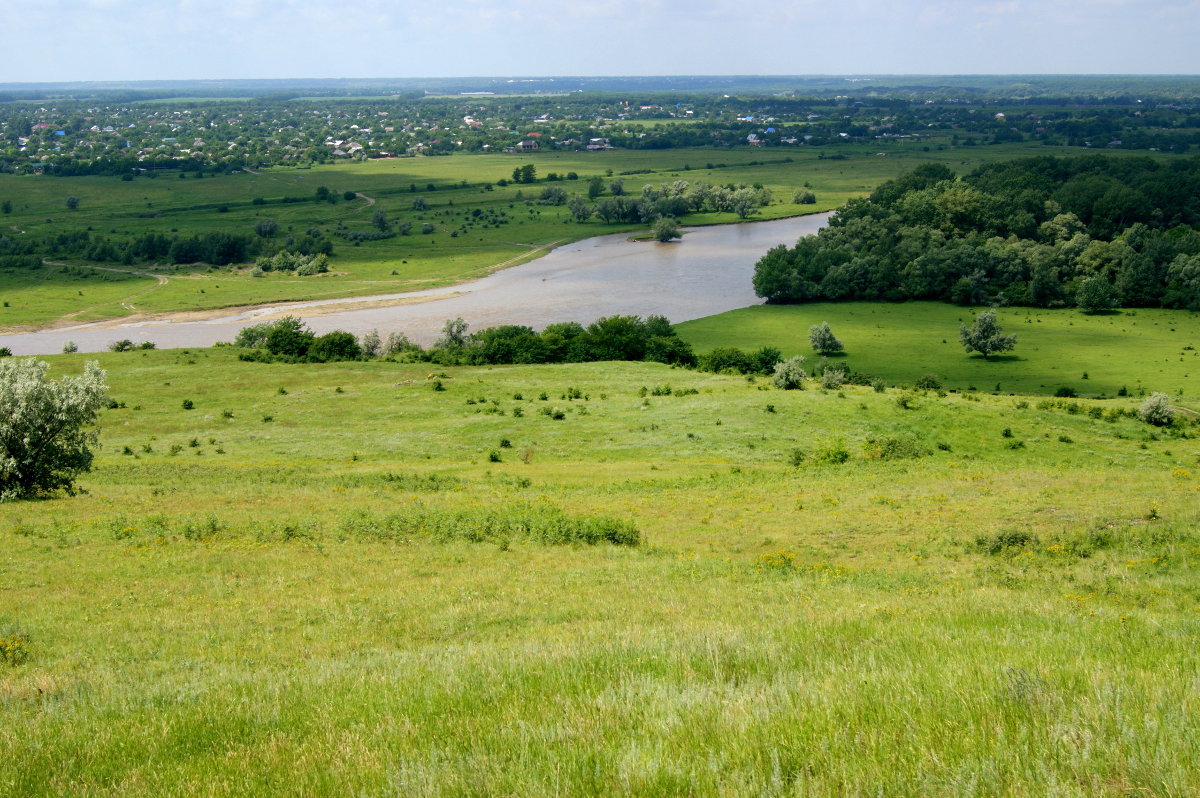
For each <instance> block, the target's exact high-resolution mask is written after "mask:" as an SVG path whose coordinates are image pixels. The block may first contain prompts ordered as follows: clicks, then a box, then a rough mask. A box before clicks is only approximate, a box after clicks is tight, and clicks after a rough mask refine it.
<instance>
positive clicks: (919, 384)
mask: <svg viewBox="0 0 1200 798" xmlns="http://www.w3.org/2000/svg"><path fill="white" fill-rule="evenodd" d="M913 387H915V388H916V389H917V390H921V391H940V390H942V387H943V385H942V378H941V377H939V376H938V375H936V374H932V373H931V374H922V375H921V376H920V377H917V381H916V382H914V383H913Z"/></svg>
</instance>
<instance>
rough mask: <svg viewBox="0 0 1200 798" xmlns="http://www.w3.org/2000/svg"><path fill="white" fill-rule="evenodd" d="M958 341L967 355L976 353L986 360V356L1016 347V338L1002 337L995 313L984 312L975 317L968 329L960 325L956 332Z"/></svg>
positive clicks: (1013, 336)
mask: <svg viewBox="0 0 1200 798" xmlns="http://www.w3.org/2000/svg"><path fill="white" fill-rule="evenodd" d="M958 339H959V340H960V341H962V345H963V348H965V349H966V350H967V354H970V353H971V352H978V353H979V354H981V355H983V359H984V360H987V359H988V355H992V354H995V353H996V352H1007V351H1008V350H1010V349H1012V348H1013V347H1014V346H1016V345H1017V336H1015V335H1004V334H1003V333H1001V332H1000V325H999V324H997V323H996V311H994V310H985V311H984V312H983V313H980V314H979V315H978V316H976V317H975V323H974V324H972V325H971V326H970V327H968V326H967V325H965V324H964V325H962V326H961V327H960V328H959V330H958Z"/></svg>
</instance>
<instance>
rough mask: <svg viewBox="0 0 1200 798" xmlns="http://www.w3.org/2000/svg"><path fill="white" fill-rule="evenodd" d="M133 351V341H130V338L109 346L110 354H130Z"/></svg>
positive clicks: (114, 342)
mask: <svg viewBox="0 0 1200 798" xmlns="http://www.w3.org/2000/svg"><path fill="white" fill-rule="evenodd" d="M131 349H133V341H130V340H129V339H128V338H122V339H121V340H119V341H113V342H112V343H110V344H109V345H108V351H110V352H128V351H130V350H131Z"/></svg>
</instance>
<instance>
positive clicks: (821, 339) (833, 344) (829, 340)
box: [808, 321, 846, 355]
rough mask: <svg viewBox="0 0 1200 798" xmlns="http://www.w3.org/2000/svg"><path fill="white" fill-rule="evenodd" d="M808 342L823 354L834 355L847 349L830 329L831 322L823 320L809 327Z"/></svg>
mask: <svg viewBox="0 0 1200 798" xmlns="http://www.w3.org/2000/svg"><path fill="white" fill-rule="evenodd" d="M808 342H809V344H811V345H812V348H813V349H815V350H816V351H817V352H819V353H820V354H822V355H834V354H837V353H838V352H841V351H843V350H845V348H846V347H845V346H843V345H842V342H841V341H839V340H838V339H837V336H835V335H834V334H833V330H831V329H829V322H827V321H823V322H821V323H820V324H814V325H813V326H812V327H809V328H808Z"/></svg>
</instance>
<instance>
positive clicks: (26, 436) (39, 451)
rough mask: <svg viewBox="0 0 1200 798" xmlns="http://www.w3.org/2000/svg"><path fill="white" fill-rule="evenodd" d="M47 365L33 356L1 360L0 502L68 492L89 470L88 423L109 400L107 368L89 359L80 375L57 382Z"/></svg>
mask: <svg viewBox="0 0 1200 798" xmlns="http://www.w3.org/2000/svg"><path fill="white" fill-rule="evenodd" d="M48 369H49V365H48V364H47V363H45V362H44V361H40V360H34V359H32V358H30V359H21V360H4V361H0V500H3V499H20V498H28V497H31V496H37V495H41V494H45V493H49V492H51V491H55V490H60V489H62V490H66V491H67V492H68V493H70V492H72V491H73V489H74V483H75V477H76V476H77V475H78V474H80V473H82V472H84V471H88V470H90V469H91V466H92V445H93V444H94V443H95V442H96V438H97V434H96V432H95V430H94V429H90V428H89V425H90V424H91V423H92V422H93V421H94V420H95V418H96V413H97V411H99V410H100V408H102V407H103V406H104V403H105V401H106V399H107V396H106V393H105V392H106V391H107V386H106V385H105V383H104V376H105V375H104V372H103V371H102V370H101V369H100V367H99V366H98V365H97V364H96V363H94V362H90V363H86V364H85V365H84V367H83V374H81V375H80V376H78V377H64V378H62V379H61V380H58V381H53V380H48V379H46V371H47V370H48Z"/></svg>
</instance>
